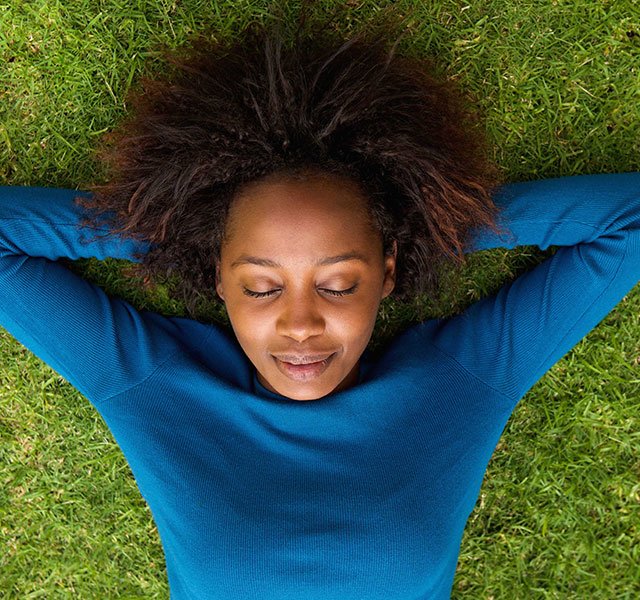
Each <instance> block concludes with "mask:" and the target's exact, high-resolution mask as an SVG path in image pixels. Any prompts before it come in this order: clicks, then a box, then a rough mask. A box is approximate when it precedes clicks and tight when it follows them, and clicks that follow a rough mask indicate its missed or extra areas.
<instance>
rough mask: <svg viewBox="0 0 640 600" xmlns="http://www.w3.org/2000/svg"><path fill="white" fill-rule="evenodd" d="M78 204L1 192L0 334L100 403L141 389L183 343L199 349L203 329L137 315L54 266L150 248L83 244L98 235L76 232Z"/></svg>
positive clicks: (35, 191) (24, 191)
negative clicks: (188, 341) (193, 343)
mask: <svg viewBox="0 0 640 600" xmlns="http://www.w3.org/2000/svg"><path fill="white" fill-rule="evenodd" d="M78 195H81V193H80V192H77V191H75V190H68V189H48V188H37V187H8V186H0V326H2V327H4V328H5V329H7V331H8V332H9V333H11V334H12V335H13V336H14V337H15V338H16V339H17V340H18V341H19V342H21V343H22V344H23V345H24V346H26V347H27V348H28V349H29V350H31V351H32V352H33V353H34V354H36V355H37V356H38V357H39V358H41V359H42V360H44V361H45V362H46V363H47V364H49V365H50V366H51V367H52V368H53V369H55V370H56V371H57V372H58V373H60V374H61V375H62V376H63V377H64V378H65V379H67V380H68V381H69V382H70V383H71V384H72V385H73V386H74V387H76V388H77V389H78V390H79V391H80V392H81V393H83V394H84V395H85V396H86V397H88V398H90V399H91V400H92V401H93V402H99V401H101V400H104V399H107V398H109V397H112V396H114V395H115V394H118V393H119V392H121V391H124V390H126V389H129V388H131V387H133V386H135V385H137V384H138V383H140V382H141V381H143V380H144V379H145V378H146V377H148V376H149V375H150V374H151V373H152V372H153V371H154V370H155V369H156V368H157V366H158V365H160V364H161V363H162V362H164V361H166V360H168V359H169V358H170V357H171V356H172V355H173V354H174V353H175V352H177V351H179V350H180V349H181V345H180V339H181V338H184V337H190V338H191V339H194V336H196V337H195V339H194V341H196V339H197V340H198V341H200V340H201V338H202V337H203V334H204V333H205V329H204V327H202V326H201V327H198V325H200V324H198V323H196V322H194V321H189V320H188V319H181V318H167V317H163V316H161V315H158V314H156V313H151V312H147V311H141V312H138V311H136V310H135V309H134V308H133V307H132V306H131V305H130V304H128V303H127V302H125V301H123V300H121V299H119V298H111V297H109V296H108V295H107V294H106V293H105V292H104V291H103V290H102V289H101V288H99V287H97V286H95V285H93V284H91V283H89V282H87V281H85V280H84V279H82V278H81V277H79V276H77V275H75V274H74V273H72V272H71V271H70V270H69V269H67V268H66V267H65V266H63V265H62V264H61V263H59V262H55V261H57V260H58V259H59V258H61V257H66V258H69V259H72V260H75V259H78V258H89V257H95V258H98V259H100V260H102V259H104V258H107V257H113V258H121V259H128V260H135V259H134V258H133V255H134V254H144V253H145V252H147V251H148V249H149V246H148V245H147V244H144V243H142V242H136V241H133V240H128V239H127V240H125V239H118V238H113V237H110V238H104V239H97V240H96V241H92V242H90V243H86V242H87V241H88V240H90V239H92V238H93V237H95V234H96V231H95V230H89V229H86V228H85V229H82V230H80V229H78V228H77V223H78V221H79V218H80V216H81V209H80V208H79V207H78V206H77V205H75V204H74V202H73V199H74V198H75V197H76V196H78ZM105 233H106V231H105ZM185 329H189V330H190V331H189V332H188V333H185Z"/></svg>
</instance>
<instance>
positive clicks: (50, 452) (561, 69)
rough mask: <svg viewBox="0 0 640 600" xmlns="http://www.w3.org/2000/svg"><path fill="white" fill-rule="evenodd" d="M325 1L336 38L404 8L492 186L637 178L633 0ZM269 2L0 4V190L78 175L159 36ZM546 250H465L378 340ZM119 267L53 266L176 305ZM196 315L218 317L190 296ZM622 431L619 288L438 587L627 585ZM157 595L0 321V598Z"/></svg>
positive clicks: (629, 382) (625, 321)
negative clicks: (592, 176) (455, 83)
mask: <svg viewBox="0 0 640 600" xmlns="http://www.w3.org/2000/svg"><path fill="white" fill-rule="evenodd" d="M299 4H300V3H299V2H290V3H289V4H288V6H287V8H286V10H287V11H291V12H292V14H293V13H295V11H296V9H297V8H298V7H299ZM337 4H338V3H336V2H334V1H329V0H325V1H323V2H317V3H316V5H317V10H318V11H321V12H322V11H330V10H332V9H333V7H335V6H336V5H337ZM339 4H342V5H345V6H346V12H345V14H344V15H343V16H344V19H343V24H342V26H341V28H342V29H343V30H344V31H345V32H348V31H349V30H351V29H352V28H354V27H356V26H357V24H359V23H361V22H363V21H366V20H367V19H368V18H369V17H371V16H373V15H375V14H376V13H378V12H379V11H380V10H381V9H383V8H385V7H388V6H390V5H391V4H393V5H395V7H396V9H397V11H398V12H399V13H400V14H406V15H411V22H410V35H408V36H406V38H405V39H404V40H403V42H402V43H401V50H402V51H404V52H406V53H411V54H415V55H420V54H423V53H424V54H427V53H429V54H435V55H436V56H437V57H438V58H439V59H440V61H441V63H442V64H443V65H444V66H445V67H446V70H447V73H448V74H449V76H451V77H453V78H456V79H458V80H459V81H460V82H461V83H462V84H463V85H464V86H465V87H466V88H467V89H468V90H469V91H470V92H471V93H472V94H473V95H474V96H475V97H476V98H477V102H478V104H479V105H480V107H481V109H482V111H483V112H484V114H485V115H486V123H487V128H488V130H489V133H490V136H491V138H492V140H493V142H494V143H495V148H496V150H495V152H496V159H497V161H498V163H499V164H500V165H501V166H502V167H503V169H504V172H505V174H506V176H507V178H508V179H509V180H521V179H538V178H542V177H551V176H558V175H573V174H580V173H599V172H616V171H630V170H639V169H640V4H638V2H636V1H635V0H619V1H613V0H612V1H606V0H575V1H565V0H551V1H542V0H508V1H506V0H505V1H496V0H486V1H484V2H473V3H471V2H469V3H467V2H458V1H447V0H441V1H438V2H416V1H415V0H414V1H398V2H388V1H387V2H383V1H371V2H368V1H367V2H362V1H357V0H353V1H348V2H346V3H345V2H341V3H339ZM268 12H269V3H268V2H258V1H255V0H236V1H215V2H214V1H204V0H174V1H171V0H154V1H151V0H150V1H144V0H126V1H125V0H100V1H97V0H65V1H64V2H61V1H58V0H34V1H29V2H27V1H19V0H12V1H11V2H7V1H6V0H5V2H2V1H1V0H0V53H1V56H0V64H2V69H0V184H10V185H43V186H54V187H72V188H73V187H77V186H78V185H79V182H83V181H89V180H91V179H92V178H96V177H98V176H99V175H100V167H99V165H96V164H95V163H94V161H93V159H92V155H91V150H92V148H93V147H94V146H95V143H96V141H97V138H98V137H99V136H100V135H101V134H102V133H103V132H105V131H108V130H109V129H110V128H112V127H113V126H114V125H115V124H116V123H117V122H118V120H119V119H120V118H121V117H122V116H123V115H124V114H125V112H126V108H127V107H126V105H125V102H124V98H125V94H126V92H127V90H128V89H129V88H130V87H131V86H132V85H135V82H136V81H137V80H138V78H139V77H140V75H142V74H149V73H152V72H154V70H155V69H157V68H161V67H160V65H159V64H158V53H157V50H156V49H157V45H158V44H159V43H164V44H168V45H170V46H178V45H180V44H181V43H183V42H184V41H185V40H186V39H187V37H188V36H189V35H190V34H192V33H194V32H197V31H203V30H205V29H212V30H215V31H216V32H217V35H218V36H220V37H227V36H229V37H230V36H233V35H234V32H237V31H239V30H240V29H242V28H243V27H244V25H245V24H246V23H248V22H249V21H251V20H256V19H258V20H261V19H263V18H264V16H265V15H266V14H267V13H268ZM551 251H552V250H551ZM551 251H547V253H546V254H545V253H542V252H540V251H539V250H538V249H536V248H531V247H521V248H518V249H515V250H512V251H506V250H501V249H494V250H491V251H485V252H480V253H477V254H474V255H472V256H471V259H470V263H469V267H468V268H467V269H466V270H465V271H464V272H463V273H462V275H461V276H459V277H457V278H454V279H451V281H449V282H448V285H447V286H446V289H445V290H444V291H443V294H442V297H441V298H439V299H437V301H436V300H432V301H424V302H422V303H418V304H416V305H415V306H413V307H406V306H399V305H395V304H393V303H391V302H386V301H385V303H384V305H383V309H382V311H381V316H380V319H379V323H378V328H377V330H376V334H375V335H376V340H378V341H379V342H381V341H382V340H384V339H385V338H386V337H387V336H389V335H392V334H393V332H394V331H397V329H398V328H400V327H403V326H405V325H407V324H408V323H410V322H411V321H414V320H416V319H421V318H428V317H430V316H441V315H445V314H450V313H452V312H457V311H459V310H462V309H463V308H464V307H465V306H467V305H468V304H469V303H471V302H473V301H475V300H477V299H478V298H480V297H482V296H485V295H487V294H490V293H493V292H495V291H496V290H497V289H498V288H499V287H500V285H502V284H503V283H505V282H506V281H508V280H510V279H513V278H514V277H516V276H517V275H518V274H520V273H521V272H523V271H524V270H526V269H528V268H530V267H531V266H533V265H534V264H536V263H537V262H539V261H540V260H542V259H544V258H545V256H546V255H547V254H549V252H551ZM122 267H123V264H120V263H119V262H118V261H112V260H108V261H104V262H102V263H101V262H98V261H94V260H87V261H79V262H78V263H75V264H74V265H73V266H72V268H74V269H77V270H78V271H79V272H81V273H82V274H83V275H84V276H86V277H87V278H88V279H91V280H92V281H94V282H95V283H98V284H100V285H103V286H104V288H105V289H106V290H107V291H108V292H109V293H112V294H116V295H120V296H122V297H124V298H126V299H127V300H129V301H130V302H132V303H133V304H134V305H135V306H138V307H139V308H151V309H154V310H158V311H161V312H164V313H166V314H183V312H182V311H183V307H181V306H180V304H179V303H176V302H174V301H171V300H169V299H168V297H167V296H166V294H163V293H162V290H159V291H156V292H154V293H151V292H141V291H140V290H139V289H138V288H137V287H136V285H135V282H132V281H129V280H126V279H124V278H123V277H122V276H121V274H120V270H121V268H122ZM202 318H203V319H207V318H211V319H216V318H218V315H217V314H216V313H215V311H214V310H213V309H211V310H210V311H208V309H206V307H205V309H203V315H202ZM639 423H640V287H638V286H636V287H635V288H634V290H632V291H631V292H630V293H629V294H628V295H627V297H626V298H625V299H624V300H623V301H622V302H621V303H620V304H619V305H618V307H617V308H616V309H615V310H613V311H612V312H611V313H610V314H609V315H608V317H607V318H605V319H604V320H603V321H602V322H601V324H600V325H599V326H598V327H596V328H595V329H594V330H593V331H592V332H591V333H590V334H589V335H588V336H587V337H586V338H585V339H584V340H583V341H582V342H580V343H579V344H578V345H577V346H576V347H575V348H574V349H573V350H572V351H571V352H570V353H569V354H568V355H566V356H565V357H564V358H563V359H562V360H560V361H559V362H558V363H557V364H556V365H555V366H554V367H553V368H552V369H551V370H550V371H549V372H548V373H547V374H546V375H545V377H543V378H542V379H541V380H540V381H539V382H538V383H537V384H536V385H535V386H534V387H533V388H532V389H531V390H530V392H529V393H528V394H527V395H526V397H525V398H524V400H523V401H522V402H521V403H520V405H519V406H518V408H517V409H516V411H515V412H514V414H513V416H512V418H511V420H510V422H509V424H508V425H507V428H506V430H505V433H504V435H503V437H502V439H501V441H500V443H499V445H498V447H497V449H496V452H495V454H494V456H493V458H492V460H491V463H490V465H489V469H488V472H487V476H486V479H485V482H484V485H483V487H482V490H481V494H480V498H479V500H478V503H477V506H476V508H475V510H474V512H473V514H472V515H471V518H470V520H469V523H468V526H467V529H466V531H465V535H464V538H463V542H462V549H461V554H460V560H459V566H458V570H457V574H456V579H455V583H454V589H453V598H457V599H462V598H465V599H477V598H486V599H499V598H505V599H513V598H616V599H618V598H628V599H632V598H637V597H640V532H639V529H640V483H639V481H640V477H639V475H640V452H639V446H640V442H639V440H640V428H639ZM167 596H168V590H167V585H166V582H165V571H164V564H163V555H162V550H161V547H160V542H159V539H158V536H157V532H156V529H155V526H154V524H153V522H152V520H151V516H150V512H149V510H148V509H147V507H146V505H145V504H144V502H143V500H142V499H141V497H140V495H139V493H138V491H137V488H136V487H135V483H134V481H133V477H132V476H131V473H130V471H129V469H128V466H127V464H126V462H125V461H124V458H123V457H122V455H121V454H120V451H119V449H118V448H117V446H116V445H115V444H114V442H113V439H112V438H111V435H110V433H109V432H108V430H107V428H106V426H105V425H104V423H103V422H102V421H101V419H100V417H98V416H97V414H96V413H95V411H94V410H93V409H92V408H91V407H90V406H89V405H88V403H87V402H86V400H85V399H84V398H83V397H82V396H80V394H79V393H78V392H76V391H75V390H74V389H73V388H72V387H71V386H70V385H69V384H68V383H67V382H66V381H65V380H64V379H62V378H61V377H60V376H58V375H57V374H56V373H55V372H54V371H53V370H51V369H50V368H49V367H47V366H46V365H45V364H43V363H42V362H41V361H40V360H39V359H37V358H36V357H35V356H33V355H32V354H30V353H29V352H28V351H26V350H25V349H24V348H23V347H22V346H20V345H19V344H17V343H16V341H15V340H14V339H13V338H12V337H11V336H9V335H8V334H7V333H6V332H4V330H0V597H2V598H20V599H30V598H69V597H73V598H119V597H122V598H166V597H167Z"/></svg>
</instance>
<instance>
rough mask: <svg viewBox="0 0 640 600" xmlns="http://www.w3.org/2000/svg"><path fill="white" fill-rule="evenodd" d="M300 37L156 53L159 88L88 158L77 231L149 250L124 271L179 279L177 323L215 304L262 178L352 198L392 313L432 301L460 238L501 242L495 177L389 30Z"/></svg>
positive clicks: (472, 127)
mask: <svg viewBox="0 0 640 600" xmlns="http://www.w3.org/2000/svg"><path fill="white" fill-rule="evenodd" d="M305 17H306V15H305ZM310 23H311V22H310V21H309V20H308V19H306V18H301V19H300V20H299V21H298V24H297V25H298V27H297V30H296V31H295V35H294V36H287V35H286V34H285V33H284V31H283V29H282V26H281V25H280V24H279V23H276V24H275V25H274V24H273V23H271V24H269V23H268V24H267V25H260V24H255V23H254V24H251V25H250V26H248V27H247V28H246V29H245V30H244V31H242V32H241V33H240V34H239V35H237V36H236V37H235V38H234V40H233V41H232V42H229V43H224V42H221V41H213V40H212V39H210V38H205V37H202V36H201V37H199V38H196V39H194V40H192V41H191V43H190V44H188V45H185V46H184V47H182V48H180V49H178V50H173V51H165V53H164V55H165V58H166V61H167V63H168V65H167V70H166V73H165V74H164V75H162V76H158V77H154V78H148V77H145V78H143V79H142V87H141V88H140V89H137V90H134V91H132V92H131V93H130V94H129V97H128V99H127V103H128V104H129V106H130V107H131V109H130V114H129V115H128V116H127V118H125V120H124V121H123V122H122V123H121V124H120V125H119V126H118V127H117V128H116V129H115V130H114V131H113V132H111V133H110V134H109V135H107V136H106V138H105V139H104V143H103V144H102V147H101V148H99V150H98V152H97V156H98V158H99V159H100V160H101V161H103V162H104V164H105V165H106V166H107V168H108V173H109V178H108V181H107V183H105V184H95V183H94V184H89V185H87V186H85V189H88V190H89V191H91V192H92V197H91V198H77V199H76V202H77V203H78V204H79V205H81V206H83V207H84V208H85V209H87V211H88V212H87V214H88V215H90V216H89V217H88V218H87V219H86V220H85V221H83V225H87V224H88V225H97V224H98V223H99V224H100V225H101V226H102V227H105V224H106V226H107V228H108V229H109V230H110V231H109V234H108V235H115V234H118V235H121V236H124V237H132V238H136V239H141V240H146V241H148V242H151V243H152V244H153V245H152V249H151V250H150V251H149V252H148V253H146V254H144V255H141V256H139V257H138V258H139V259H140V260H141V261H142V262H141V263H140V264H137V265H135V267H134V269H135V270H136V271H135V272H136V273H137V274H139V275H140V276H143V277H145V278H146V279H147V280H150V281H156V282H168V281H169V280H170V279H173V280H175V279H176V277H172V276H176V275H177V276H179V277H178V283H177V284H176V283H172V286H173V285H176V286H177V290H176V289H174V290H173V291H170V292H169V293H170V294H171V295H178V294H179V295H181V296H182V298H183V299H184V300H185V302H186V304H187V310H188V311H189V312H192V311H193V310H194V307H195V305H196V302H197V301H198V299H201V298H203V297H204V298H211V299H212V298H214V297H215V263H216V261H218V260H219V256H220V246H221V244H222V242H223V240H224V232H225V226H226V224H227V216H228V212H229V207H230V204H231V202H232V201H233V199H234V197H235V195H236V194H237V193H238V191H239V190H240V189H241V187H242V186H243V185H244V184H246V183H248V182H252V181H256V180H258V179H261V178H263V177H265V176H269V175H273V174H274V173H275V174H280V173H282V174H283V175H293V176H295V175H296V174H297V173H303V172H305V171H320V172H322V173H332V174H337V175H342V176H347V177H349V178H351V179H352V180H354V181H356V182H358V183H359V184H360V185H361V186H362V188H361V189H363V190H364V191H365V192H366V195H367V198H368V199H369V204H370V209H371V216H372V217H373V218H374V221H375V223H377V225H378V227H379V229H380V231H381V233H382V239H383V249H384V251H385V252H387V253H388V252H390V251H391V248H392V244H393V241H394V240H395V241H396V242H397V245H398V259H397V280H396V288H395V290H394V294H393V296H394V297H396V298H398V299H408V298H410V297H412V296H415V295H417V294H420V293H433V292H435V291H436V288H437V285H438V281H439V271H440V267H441V266H442V265H443V264H445V263H447V264H451V263H453V264H457V265H462V264H464V262H465V259H464V252H463V249H464V247H465V244H466V243H467V242H468V241H469V239H468V236H469V233H470V231H471V229H472V228H474V227H481V226H489V227H490V228H492V229H493V230H494V231H498V229H497V225H496V222H495V219H496V217H497V208H496V206H495V205H494V203H493V201H492V199H491V196H490V194H491V191H492V189H493V188H494V187H495V185H496V184H497V169H496V168H495V167H494V165H493V164H492V162H491V160H490V159H489V158H488V151H487V145H486V142H485V138H484V133H483V131H482V129H481V128H480V127H479V125H478V119H477V117H476V116H475V114H474V111H472V110H471V109H470V108H469V102H468V101H465V100H464V97H463V95H462V94H461V93H460V92H459V90H458V88H457V86H456V85H455V84H454V83H453V82H452V81H449V80H447V78H446V77H444V76H443V75H442V74H439V73H438V71H437V70H436V69H435V67H434V65H433V63H432V62H431V61H430V60H428V59H426V58H411V57H408V56H405V57H402V56H400V55H399V53H398V52H397V45H398V42H399V41H400V37H398V36H397V31H398V23H397V22H395V23H393V22H391V21H389V20H386V21H384V22H383V23H382V24H380V23H378V24H377V25H375V26H374V27H371V28H369V29H367V28H363V29H361V31H360V32H359V33H355V34H353V35H351V36H349V37H347V38H346V39H345V37H343V36H340V35H339V34H338V33H336V28H335V27H334V26H333V25H332V24H331V23H324V24H323V23H312V24H310ZM392 42H395V43H393V44H392ZM176 292H177V293H176Z"/></svg>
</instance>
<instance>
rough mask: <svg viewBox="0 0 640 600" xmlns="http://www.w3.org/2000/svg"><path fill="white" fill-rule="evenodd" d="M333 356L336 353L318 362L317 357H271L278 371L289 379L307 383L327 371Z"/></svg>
mask: <svg viewBox="0 0 640 600" xmlns="http://www.w3.org/2000/svg"><path fill="white" fill-rule="evenodd" d="M335 355H336V353H335V352H334V353H333V354H330V355H329V356H325V357H324V358H321V359H319V360H318V357H313V356H305V357H294V356H283V357H282V358H277V357H276V356H273V355H272V358H273V360H274V361H275V363H276V366H277V367H278V370H279V371H280V372H281V373H282V374H283V375H285V376H286V377H288V378H289V379H293V380H294V381H309V380H312V379H316V378H317V377H320V375H322V374H323V373H324V372H325V371H326V370H327V368H328V367H329V365H330V364H331V362H332V361H333V359H334V358H335ZM284 359H289V360H291V361H296V362H295V363H294V362H288V360H284Z"/></svg>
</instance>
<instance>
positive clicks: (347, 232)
mask: <svg viewBox="0 0 640 600" xmlns="http://www.w3.org/2000/svg"><path fill="white" fill-rule="evenodd" d="M310 238H315V239H316V242H315V243H320V244H322V243H323V242H324V241H326V242H328V243H333V244H335V243H340V239H341V238H349V239H351V240H354V241H357V240H358V238H362V240H361V241H362V242H364V243H365V244H366V243H368V242H371V241H373V242H375V241H377V235H376V231H375V228H374V227H373V223H372V219H371V215H370V213H369V208H368V199H367V197H366V196H365V195H364V193H363V192H362V191H361V189H360V187H359V186H358V184H357V183H355V182H353V181H351V180H348V179H345V178H339V177H334V176H313V177H309V178H308V179H306V180H303V181H301V180H294V179H268V180H264V181H259V182H252V183H251V184H249V185H247V186H245V187H244V188H243V189H242V190H241V191H240V193H239V194H238V195H237V196H236V198H235V199H234V201H233V203H232V205H231V210H230V214H229V222H228V225H227V241H228V242H229V243H232V242H244V244H243V245H246V244H247V243H249V242H250V243H252V244H260V245H263V244H262V243H263V242H264V243H265V244H267V245H268V244H269V243H273V242H274V241H275V240H285V239H288V240H289V242H291V243H300V242H301V240H304V239H310Z"/></svg>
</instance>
